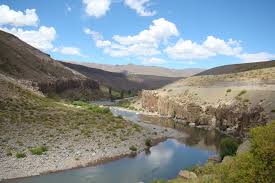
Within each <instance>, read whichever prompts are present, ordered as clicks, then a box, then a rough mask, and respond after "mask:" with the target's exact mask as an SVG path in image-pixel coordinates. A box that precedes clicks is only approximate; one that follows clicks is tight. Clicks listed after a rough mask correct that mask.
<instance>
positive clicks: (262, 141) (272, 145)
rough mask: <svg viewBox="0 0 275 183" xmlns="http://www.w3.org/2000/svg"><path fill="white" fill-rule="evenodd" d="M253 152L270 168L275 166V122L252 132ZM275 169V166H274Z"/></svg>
mask: <svg viewBox="0 0 275 183" xmlns="http://www.w3.org/2000/svg"><path fill="white" fill-rule="evenodd" d="M250 135H251V140H250V141H251V152H252V153H253V155H254V156H255V157H256V158H258V159H259V160H261V161H264V162H266V163H267V165H268V166H271V165H272V164H273V166H274V165H275V121H273V122H272V123H270V124H268V125H266V126H260V127H257V128H253V129H251V130H250ZM274 167H275V166H274Z"/></svg>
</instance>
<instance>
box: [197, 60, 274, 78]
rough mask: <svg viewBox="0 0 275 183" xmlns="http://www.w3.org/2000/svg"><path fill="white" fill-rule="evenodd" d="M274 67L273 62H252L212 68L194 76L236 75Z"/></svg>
mask: <svg viewBox="0 0 275 183" xmlns="http://www.w3.org/2000/svg"><path fill="white" fill-rule="evenodd" d="M270 67H275V61H274V60H273V61H264V62H254V63H243V64H232V65H223V66H219V67H214V68H212V69H208V70H205V71H202V72H200V73H198V74H196V76H202V75H219V74H231V73H238V72H244V71H250V70H256V69H265V68H270Z"/></svg>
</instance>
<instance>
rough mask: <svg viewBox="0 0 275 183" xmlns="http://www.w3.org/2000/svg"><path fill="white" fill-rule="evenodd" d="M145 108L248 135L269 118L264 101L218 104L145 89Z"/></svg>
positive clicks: (234, 133) (168, 115) (143, 104)
mask: <svg viewBox="0 0 275 183" xmlns="http://www.w3.org/2000/svg"><path fill="white" fill-rule="evenodd" d="M141 100H142V107H143V108H144V109H145V110H147V111H150V112H157V113H158V114H160V115H162V116H167V117H171V118H175V119H181V120H183V121H184V122H186V123H194V124H195V125H196V126H208V127H212V128H217V129H219V130H221V131H223V132H225V133H228V134H232V135H237V136H239V137H245V136H246V135H247V132H248V130H249V128H251V127H254V126H256V125H259V124H265V123H266V122H267V117H266V114H265V112H264V108H263V107H262V106H261V104H256V105H250V106H249V105H246V104H245V103H243V102H241V101H234V102H232V103H223V102H220V103H219V104H216V105H209V104H205V105H204V104H201V103H199V102H196V99H194V100H192V94H186V96H185V97H169V96H167V95H162V94H159V93H157V92H156V91H146V90H144V91H143V92H142V98H141Z"/></svg>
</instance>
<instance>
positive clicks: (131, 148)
mask: <svg viewBox="0 0 275 183" xmlns="http://www.w3.org/2000/svg"><path fill="white" fill-rule="evenodd" d="M129 149H130V150H131V151H134V152H136V151H137V148H136V147H135V146H131V147H129Z"/></svg>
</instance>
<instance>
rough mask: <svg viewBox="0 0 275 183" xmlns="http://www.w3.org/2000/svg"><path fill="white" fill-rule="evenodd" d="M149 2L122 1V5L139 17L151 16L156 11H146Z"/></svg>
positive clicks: (143, 0)
mask: <svg viewBox="0 0 275 183" xmlns="http://www.w3.org/2000/svg"><path fill="white" fill-rule="evenodd" d="M149 2H150V0H124V4H125V5H127V6H128V7H129V8H131V9H133V10H135V11H136V12H137V14H139V15H140V16H153V15H155V14H156V11H149V10H146V8H147V7H148V3H149Z"/></svg>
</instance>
